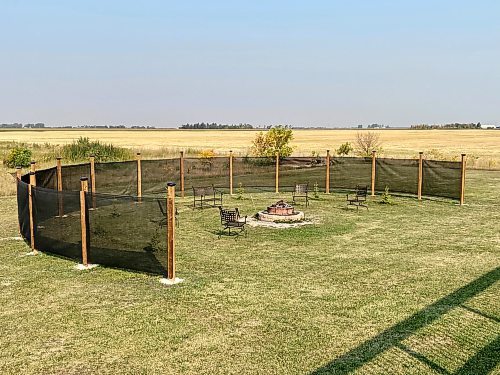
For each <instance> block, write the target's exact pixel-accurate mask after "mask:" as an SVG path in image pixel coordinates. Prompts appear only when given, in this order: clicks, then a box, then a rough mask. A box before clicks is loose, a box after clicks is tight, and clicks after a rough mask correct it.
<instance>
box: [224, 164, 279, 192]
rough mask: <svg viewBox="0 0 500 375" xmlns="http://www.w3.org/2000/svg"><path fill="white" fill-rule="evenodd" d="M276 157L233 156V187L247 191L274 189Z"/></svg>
mask: <svg viewBox="0 0 500 375" xmlns="http://www.w3.org/2000/svg"><path fill="white" fill-rule="evenodd" d="M275 173H276V159H275V158H265V157H249V156H247V157H233V188H234V189H237V188H238V187H239V186H241V187H242V188H244V189H246V190H247V191H252V190H255V191H259V190H263V191H273V190H274V188H275V182H276V180H275V176H276V175H275Z"/></svg>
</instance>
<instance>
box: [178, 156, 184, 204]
mask: <svg viewBox="0 0 500 375" xmlns="http://www.w3.org/2000/svg"><path fill="white" fill-rule="evenodd" d="M179 164H180V165H179V173H180V185H181V197H182V198H184V151H181V155H180V158H179Z"/></svg>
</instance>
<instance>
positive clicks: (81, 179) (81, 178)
mask: <svg viewBox="0 0 500 375" xmlns="http://www.w3.org/2000/svg"><path fill="white" fill-rule="evenodd" d="M88 179H89V178H88V177H85V176H82V177H80V181H88Z"/></svg>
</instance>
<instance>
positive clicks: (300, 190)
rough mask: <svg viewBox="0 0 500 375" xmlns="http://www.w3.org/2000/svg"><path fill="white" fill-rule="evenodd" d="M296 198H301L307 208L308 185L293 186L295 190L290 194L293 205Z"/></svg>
mask: <svg viewBox="0 0 500 375" xmlns="http://www.w3.org/2000/svg"><path fill="white" fill-rule="evenodd" d="M296 198H303V199H305V201H306V207H307V206H309V184H295V190H294V191H293V193H292V200H293V203H296V202H295V199H296Z"/></svg>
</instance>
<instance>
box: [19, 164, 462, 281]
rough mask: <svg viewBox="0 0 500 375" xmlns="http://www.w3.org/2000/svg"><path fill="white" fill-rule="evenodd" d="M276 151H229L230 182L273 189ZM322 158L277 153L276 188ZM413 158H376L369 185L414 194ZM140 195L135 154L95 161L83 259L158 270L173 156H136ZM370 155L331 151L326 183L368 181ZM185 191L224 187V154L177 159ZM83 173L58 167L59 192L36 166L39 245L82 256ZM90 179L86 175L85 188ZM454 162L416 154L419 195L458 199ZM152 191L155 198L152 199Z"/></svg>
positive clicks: (311, 171) (23, 191)
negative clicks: (246, 154) (420, 159)
mask: <svg viewBox="0 0 500 375" xmlns="http://www.w3.org/2000/svg"><path fill="white" fill-rule="evenodd" d="M275 163H276V160H275V158H254V157H234V158H233V188H234V189H238V187H239V186H242V187H243V188H244V189H245V190H250V191H251V190H253V189H255V190H256V191H266V190H267V191H274V189H275V177H276V175H275V172H276V164H275ZM325 163H326V158H315V157H289V158H284V159H281V160H280V164H279V182H280V187H279V188H280V191H287V190H291V189H293V187H294V186H295V184H296V183H309V186H310V189H311V190H312V189H313V188H314V185H315V184H317V186H318V188H319V189H320V190H323V189H324V188H325V185H326V164H325ZM418 165H419V164H418V160H399V159H385V158H377V160H376V164H375V166H376V178H375V189H376V190H377V191H383V190H384V189H385V187H386V186H387V187H388V188H389V190H390V192H391V193H393V192H394V193H398V192H399V193H405V194H417V189H418ZM141 169H142V174H141V178H142V191H143V197H142V198H137V196H136V195H137V181H138V180H137V161H129V162H116V163H96V164H95V178H96V191H95V192H92V191H90V192H89V193H87V194H86V214H87V218H88V225H87V228H88V261H89V262H91V263H97V264H102V265H107V266H111V267H118V268H125V269H130V270H137V271H141V272H147V273H153V274H160V275H165V274H166V269H167V250H166V248H167V245H166V232H167V231H166V225H167V220H166V202H165V201H166V199H165V188H166V183H167V182H168V181H173V182H175V183H177V184H178V185H177V186H178V188H177V193H179V190H180V189H179V185H180V184H179V182H180V170H181V168H180V160H179V158H175V159H162V160H142V161H141ZM371 171H372V159H371V158H350V157H332V158H331V159H330V187H331V189H335V188H336V189H353V188H354V187H355V186H356V185H362V186H363V185H367V186H370V185H371ZM184 172H185V192H186V194H190V193H191V191H192V187H193V186H194V187H201V186H208V185H214V186H215V187H217V188H219V189H224V190H226V191H227V189H228V188H229V158H228V157H214V158H196V159H195V158H186V159H184ZM82 176H86V177H90V164H89V163H87V164H79V165H69V166H63V167H62V186H63V191H61V192H58V191H57V190H56V188H57V176H56V168H49V169H46V170H39V171H37V172H36V178H37V186H35V187H33V188H32V199H33V219H34V236H35V238H34V240H35V247H36V249H38V250H41V251H46V252H50V253H54V254H57V255H60V256H64V257H67V258H70V259H74V260H77V261H81V260H82V255H81V222H80V193H79V190H80V184H81V183H80V178H81V177H82ZM28 182H29V175H24V176H22V179H21V181H18V183H17V203H18V219H19V227H20V231H21V234H22V236H23V237H24V238H25V239H26V240H27V241H30V223H29V194H28V184H27V183H28ZM91 186H92V184H91V183H90V182H89V189H90V188H91ZM460 187H461V163H460V162H444V161H429V160H424V161H423V177H422V194H423V195H424V196H439V197H446V198H453V199H459V198H460ZM155 196H158V197H159V198H158V199H156V198H155Z"/></svg>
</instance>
